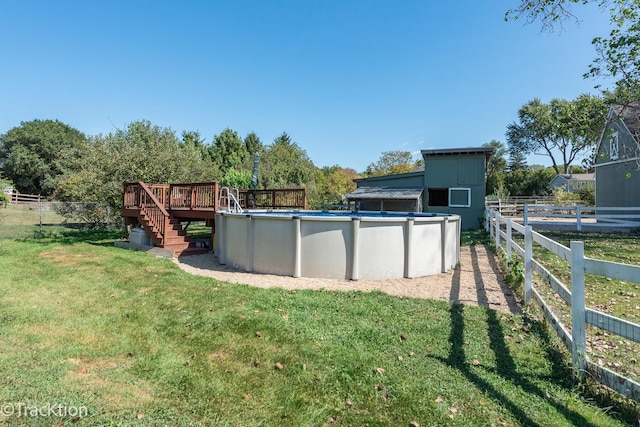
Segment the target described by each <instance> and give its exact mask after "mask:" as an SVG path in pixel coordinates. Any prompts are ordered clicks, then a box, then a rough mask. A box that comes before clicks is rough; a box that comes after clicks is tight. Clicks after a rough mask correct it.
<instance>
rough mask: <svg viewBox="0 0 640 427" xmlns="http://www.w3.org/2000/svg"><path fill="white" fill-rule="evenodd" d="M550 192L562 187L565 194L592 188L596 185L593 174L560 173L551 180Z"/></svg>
mask: <svg viewBox="0 0 640 427" xmlns="http://www.w3.org/2000/svg"><path fill="white" fill-rule="evenodd" d="M550 185H551V190H552V191H553V190H555V189H556V188H559V187H562V186H564V190H565V191H566V192H567V193H575V192H576V191H578V190H581V189H583V188H594V187H595V185H596V174H595V173H561V174H558V175H556V176H555V177H554V178H553V179H552V180H551V183H550Z"/></svg>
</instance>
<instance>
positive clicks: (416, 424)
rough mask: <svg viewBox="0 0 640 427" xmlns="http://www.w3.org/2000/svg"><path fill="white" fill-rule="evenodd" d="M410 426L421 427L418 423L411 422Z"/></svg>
mask: <svg viewBox="0 0 640 427" xmlns="http://www.w3.org/2000/svg"><path fill="white" fill-rule="evenodd" d="M409 425H410V426H411V427H420V424H418V422H417V421H411V422H410V423H409Z"/></svg>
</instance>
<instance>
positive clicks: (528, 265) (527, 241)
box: [524, 225, 533, 305]
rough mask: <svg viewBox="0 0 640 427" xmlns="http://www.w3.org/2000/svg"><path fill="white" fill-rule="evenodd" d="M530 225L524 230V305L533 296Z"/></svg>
mask: <svg viewBox="0 0 640 427" xmlns="http://www.w3.org/2000/svg"><path fill="white" fill-rule="evenodd" d="M532 234H533V233H532V228H531V226H530V225H528V226H526V227H525V228H524V305H528V304H529V303H530V302H531V296H532V294H533V235H532Z"/></svg>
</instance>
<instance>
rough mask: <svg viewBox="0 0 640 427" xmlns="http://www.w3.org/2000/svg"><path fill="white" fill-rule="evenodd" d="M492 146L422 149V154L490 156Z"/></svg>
mask: <svg viewBox="0 0 640 427" xmlns="http://www.w3.org/2000/svg"><path fill="white" fill-rule="evenodd" d="M493 151H494V148H493V147H465V148H441V149H438V150H422V151H421V153H422V156H423V157H427V156H453V155H460V154H484V155H485V156H487V158H488V157H490V156H491V154H493Z"/></svg>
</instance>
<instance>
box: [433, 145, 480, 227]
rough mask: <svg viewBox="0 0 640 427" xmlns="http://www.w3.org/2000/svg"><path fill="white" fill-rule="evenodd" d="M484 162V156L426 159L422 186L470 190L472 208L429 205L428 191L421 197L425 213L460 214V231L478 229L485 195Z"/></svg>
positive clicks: (471, 155) (469, 155)
mask: <svg viewBox="0 0 640 427" xmlns="http://www.w3.org/2000/svg"><path fill="white" fill-rule="evenodd" d="M485 159H486V157H485V155H484V154H467V155H460V156H434V157H426V158H425V168H424V173H425V177H424V181H425V187H426V188H451V187H461V188H470V189H471V206H470V207H468V208H452V207H445V206H429V200H428V198H429V192H428V191H425V192H424V196H423V197H424V201H423V206H424V207H425V208H424V209H425V211H426V212H432V213H448V214H456V215H460V217H461V218H462V228H463V229H476V228H479V227H481V226H482V216H483V214H484V206H485V205H484V198H485V195H486V187H485V179H484V178H485Z"/></svg>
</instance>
